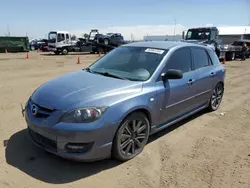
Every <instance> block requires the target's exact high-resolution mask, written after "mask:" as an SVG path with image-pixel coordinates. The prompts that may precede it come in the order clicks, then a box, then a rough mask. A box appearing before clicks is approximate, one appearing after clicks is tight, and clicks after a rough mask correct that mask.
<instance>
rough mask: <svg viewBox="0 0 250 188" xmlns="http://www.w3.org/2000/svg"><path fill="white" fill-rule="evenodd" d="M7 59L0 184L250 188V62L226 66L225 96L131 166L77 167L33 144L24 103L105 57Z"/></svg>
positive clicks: (0, 109)
mask: <svg viewBox="0 0 250 188" xmlns="http://www.w3.org/2000/svg"><path fill="white" fill-rule="evenodd" d="M77 58H78V56H77V55H68V56H54V55H50V54H49V53H37V52H32V53H30V58H29V59H26V54H25V53H17V54H0V119H1V121H0V141H1V143H0V187H1V188H9V187H11V188H12V187H13V188H16V187H18V188H28V187H29V188H51V187H53V188H54V187H60V188H66V187H67V188H80V187H81V188H82V187H87V188H92V187H105V188H106V187H107V188H110V187H127V188H130V187H137V188H138V187H144V188H145V187H150V188H151V187H183V188H189V187H190V188H203V187H209V188H212V187H213V188H220V187H223V188H238V187H239V188H249V187H250V59H249V60H247V61H244V62H242V61H239V60H238V61H232V62H226V64H225V67H226V70H227V72H226V85H225V95H224V99H223V102H222V104H221V107H220V108H219V110H218V111H216V112H213V113H206V112H201V113H199V114H198V115H195V116H193V117H191V118H188V119H187V120H185V121H182V122H180V123H178V124H177V125H173V126H171V127H170V128H168V129H166V130H163V131H162V132H160V133H158V134H156V135H153V136H152V137H151V138H150V141H149V143H148V144H147V146H146V147H145V149H144V152H142V153H141V154H140V155H139V156H137V157H136V158H135V159H133V160H130V161H128V162H126V163H122V164H121V163H118V162H116V161H113V160H104V161H100V162H94V163H75V162H71V161H67V160H63V159H61V158H59V157H56V156H54V155H51V154H48V153H46V152H44V151H43V150H41V149H39V148H37V147H36V146H34V145H33V144H32V143H31V142H30V141H29V138H28V135H27V133H26V124H25V120H24V118H23V117H22V114H21V108H20V103H22V104H24V103H25V102H26V100H27V99H28V97H29V96H30V95H31V93H32V92H33V91H34V90H35V89H36V88H37V87H38V86H39V85H40V84H42V83H44V82H46V81H47V80H49V79H51V78H53V77H56V76H59V75H62V74H65V73H67V72H71V71H74V70H78V69H81V68H84V67H85V66H87V65H89V64H90V63H92V62H93V61H94V60H95V59H97V58H98V55H80V59H81V64H80V65H79V64H76V63H77Z"/></svg>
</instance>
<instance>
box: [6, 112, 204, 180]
mask: <svg viewBox="0 0 250 188" xmlns="http://www.w3.org/2000/svg"><path fill="white" fill-rule="evenodd" d="M204 113H206V111H201V112H199V113H197V114H195V115H193V116H191V117H189V118H187V119H185V120H183V121H181V122H179V123H176V124H174V125H172V126H170V127H168V128H166V129H164V130H162V131H160V132H158V133H156V134H154V135H152V136H151V137H150V138H149V142H148V143H150V142H153V141H155V140H157V139H158V138H160V137H162V136H164V135H166V134H168V133H170V132H171V131H173V130H175V129H176V128H178V127H180V126H182V125H184V124H185V123H187V122H189V121H191V120H193V119H195V118H197V117H198V116H200V115H203V114H204ZM5 157H6V162H7V163H8V164H9V165H11V166H13V167H16V168H18V169H19V170H21V171H23V172H24V173H26V174H28V175H30V176H32V177H33V178H36V179H38V180H40V181H43V182H47V183H51V184H64V183H70V182H73V181H76V180H79V179H82V178H86V177H89V176H92V175H95V174H97V173H99V172H102V171H105V170H108V169H110V168H113V167H116V166H118V165H120V164H121V162H118V161H116V160H112V159H106V160H102V161H98V162H92V163H79V162H73V161H69V160H65V159H62V158H60V157H57V156H55V155H53V154H49V153H48V152H45V151H44V150H42V149H40V148H38V147H37V146H35V145H34V144H33V143H32V142H31V140H30V138H29V135H28V132H27V130H26V129H24V130H22V131H19V132H17V133H15V134H14V135H12V136H11V138H10V139H9V140H8V143H7V147H6V149H5Z"/></svg>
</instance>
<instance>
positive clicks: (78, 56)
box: [77, 56, 81, 64]
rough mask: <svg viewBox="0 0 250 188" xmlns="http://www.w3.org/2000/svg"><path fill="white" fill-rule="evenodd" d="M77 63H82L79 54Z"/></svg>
mask: <svg viewBox="0 0 250 188" xmlns="http://www.w3.org/2000/svg"><path fill="white" fill-rule="evenodd" d="M77 64H81V62H80V57H79V56H78V59H77Z"/></svg>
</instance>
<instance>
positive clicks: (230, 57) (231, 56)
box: [226, 52, 235, 61]
mask: <svg viewBox="0 0 250 188" xmlns="http://www.w3.org/2000/svg"><path fill="white" fill-rule="evenodd" d="M234 59H235V53H234V52H229V53H226V60H227V61H232V60H234Z"/></svg>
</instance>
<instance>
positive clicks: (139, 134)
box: [120, 120, 148, 156]
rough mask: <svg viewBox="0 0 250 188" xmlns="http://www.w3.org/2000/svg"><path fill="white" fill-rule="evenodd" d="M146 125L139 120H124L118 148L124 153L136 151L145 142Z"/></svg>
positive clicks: (134, 152) (132, 153)
mask: <svg viewBox="0 0 250 188" xmlns="http://www.w3.org/2000/svg"><path fill="white" fill-rule="evenodd" d="M147 132H148V130H147V125H146V124H145V123H144V122H143V121H141V120H132V121H127V122H125V126H124V129H123V131H122V133H121V137H120V149H121V151H122V153H123V154H124V155H127V156H129V155H134V154H136V153H138V152H139V151H140V150H141V148H142V147H143V146H144V145H145V144H146V142H147Z"/></svg>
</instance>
